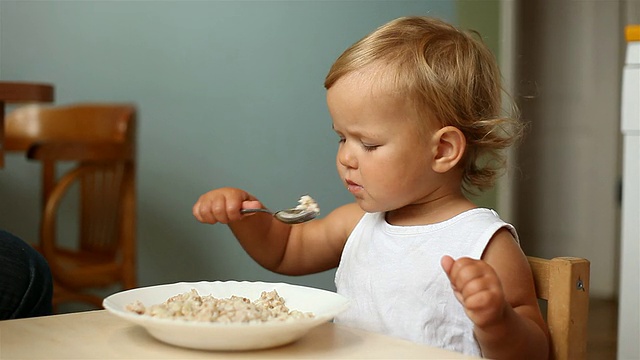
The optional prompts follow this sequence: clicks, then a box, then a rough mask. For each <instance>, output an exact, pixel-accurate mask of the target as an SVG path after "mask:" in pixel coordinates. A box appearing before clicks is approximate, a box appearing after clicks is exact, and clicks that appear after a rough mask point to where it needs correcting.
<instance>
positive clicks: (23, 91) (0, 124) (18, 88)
mask: <svg viewBox="0 0 640 360" xmlns="http://www.w3.org/2000/svg"><path fill="white" fill-rule="evenodd" d="M53 95H54V94H53V85H50V84H37V83H27V82H6V81H0V168H3V167H4V111H5V108H4V107H5V105H6V104H10V103H29V102H52V101H53Z"/></svg>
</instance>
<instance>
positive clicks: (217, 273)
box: [0, 0, 640, 335]
mask: <svg viewBox="0 0 640 360" xmlns="http://www.w3.org/2000/svg"><path fill="white" fill-rule="evenodd" d="M404 15H431V16H436V17H441V18H443V19H445V20H447V21H450V22H452V23H454V24H456V25H458V26H460V27H463V28H470V29H475V30H477V31H479V32H480V33H481V34H482V36H483V38H484V39H485V41H486V42H487V44H488V45H489V46H490V47H491V49H492V50H493V51H494V53H495V54H496V56H497V58H498V59H499V61H500V63H501V67H502V71H503V76H504V78H505V83H506V85H507V89H509V90H510V91H511V93H512V95H513V97H514V98H515V100H516V101H517V102H518V104H519V106H520V108H521V112H522V117H523V119H524V120H525V121H527V122H529V123H530V128H529V134H528V135H527V137H526V139H525V141H524V143H523V144H522V145H521V146H520V147H519V148H518V149H514V150H513V151H512V155H513V164H512V168H510V170H509V172H508V174H507V176H506V177H504V178H503V179H502V180H501V182H500V184H499V186H498V187H497V188H496V189H494V190H493V191H490V192H488V193H486V194H484V195H483V196H481V197H479V198H476V199H474V200H475V201H476V202H477V203H478V204H479V205H482V206H487V207H492V208H496V209H497V210H498V212H500V213H501V214H502V215H503V217H504V218H505V219H506V220H508V221H511V222H513V223H514V224H515V225H516V227H517V228H518V231H519V233H520V237H521V242H522V246H523V249H524V250H525V252H526V253H527V254H528V255H535V256H541V257H547V258H551V257H556V256H579V257H585V258H587V259H589V260H590V261H591V262H592V264H591V294H592V297H593V298H594V299H601V300H603V301H604V302H605V303H607V304H613V310H612V311H615V303H616V299H617V297H618V281H619V275H618V274H619V265H618V264H619V251H620V248H619V247H620V239H619V237H620V236H619V221H620V219H619V218H620V214H619V212H620V211H619V209H620V200H619V198H620V191H619V188H620V177H621V175H620V174H621V165H620V164H621V151H620V147H621V136H620V125H619V123H620V84H621V78H620V77H621V69H622V66H623V62H624V50H625V45H626V43H625V41H624V26H625V25H626V24H632V23H640V5H639V2H638V1H634V0H630V1H568V0H563V1H553V0H546V1H545V0H528V1H498V0H491V1H482V0H477V1H439V0H438V1H428V0H420V1H403V0H397V1H392V0H386V1H10V0H2V1H0V80H3V81H33V82H45V83H51V84H53V85H54V86H55V93H56V97H55V104H69V103H75V102H130V103H133V104H135V105H136V106H137V109H138V121H139V127H138V170H137V171H138V172H137V176H138V178H137V184H138V187H137V191H138V237H137V242H138V254H139V256H138V274H139V283H140V286H147V285H153V284H161V283H169V282H177V281H195V280H230V279H236V280H261V281H286V282H290V283H296V284H303V285H309V286H316V287H321V288H326V289H330V290H333V289H334V284H333V276H334V272H333V271H328V272H325V273H321V274H315V275H309V276H303V277H286V276H281V275H277V274H273V273H271V272H269V271H267V270H264V269H262V268H261V267H259V266H258V265H256V264H255V263H254V262H253V261H252V260H251V259H250V258H249V257H248V256H247V255H246V254H245V253H244V251H243V250H242V248H241V247H240V246H239V245H238V243H237V242H236V241H235V239H234V238H233V236H232V235H231V233H230V231H229V230H228V229H227V227H226V226H222V225H216V226H211V225H202V224H199V223H198V222H197V221H196V220H195V219H194V218H193V216H192V215H191V207H192V205H193V204H194V202H195V201H196V200H197V198H198V197H199V196H200V195H201V194H202V193H204V192H206V191H208V190H210V189H212V188H216V187H221V186H235V187H241V188H244V189H246V190H248V191H249V192H251V193H253V194H254V195H256V196H258V197H259V198H260V199H261V200H263V202H264V203H265V204H267V205H268V206H269V207H270V208H273V209H278V208H285V207H291V206H292V205H295V203H296V201H297V199H298V198H299V197H300V196H301V195H303V194H310V195H311V196H313V197H314V198H315V199H316V200H318V202H319V204H320V208H321V210H322V211H323V212H324V213H325V214H326V213H328V212H329V211H331V209H333V208H335V207H337V206H339V205H342V204H344V203H347V202H350V201H352V198H351V196H350V195H349V193H348V192H347V191H346V190H345V189H343V187H342V185H341V183H340V181H339V178H338V176H337V175H336V171H335V165H334V156H335V151H336V146H337V140H338V139H337V137H336V135H335V134H334V133H333V131H332V130H331V119H330V117H329V114H328V112H327V109H326V103H325V90H324V88H323V85H322V84H323V80H324V77H325V75H326V73H327V71H328V70H329V67H330V66H331V64H332V62H333V61H334V60H335V58H336V57H337V56H339V55H340V54H341V52H342V51H343V50H345V49H346V48H347V47H348V46H349V45H351V44H352V43H354V42H355V41H357V40H358V39H360V38H361V37H363V36H364V35H366V34H367V33H369V32H370V31H372V30H373V29H375V28H376V27H377V26H379V25H382V24H383V23H385V22H387V21H389V20H391V19H394V18H396V17H399V16H404ZM9 110H10V109H9ZM39 171H40V169H39V166H38V164H36V163H30V162H28V161H27V160H26V159H25V158H24V155H23V154H7V155H6V164H5V168H4V169H2V170H0V204H2V206H0V228H3V229H6V230H8V231H10V232H13V233H14V234H16V235H18V236H20V237H22V238H23V239H25V240H27V241H30V242H35V241H36V239H37V235H38V221H39V217H38V216H39V215H38V214H39V209H40V184H39V174H40V172H39ZM636 293H637V289H636ZM612 316H615V314H614V315H612ZM611 328H612V329H614V330H612V331H615V324H612V325H611ZM614 335H615V334H614Z"/></svg>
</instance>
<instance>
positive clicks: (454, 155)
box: [432, 126, 467, 173]
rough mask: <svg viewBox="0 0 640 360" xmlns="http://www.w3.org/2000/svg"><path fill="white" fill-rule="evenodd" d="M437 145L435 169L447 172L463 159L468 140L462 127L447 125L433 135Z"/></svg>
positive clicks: (433, 166)
mask: <svg viewBox="0 0 640 360" xmlns="http://www.w3.org/2000/svg"><path fill="white" fill-rule="evenodd" d="M433 140H434V145H435V146H436V151H435V156H434V158H433V165H432V168H433V171H435V172H438V173H445V172H447V171H449V170H451V169H452V168H454V167H455V166H456V165H457V164H458V163H459V162H460V159H462V156H463V155H464V150H465V148H466V146H467V141H466V139H465V137H464V134H463V133H462V131H460V129H458V128H457V127H455V126H445V127H443V128H442V129H440V130H438V131H436V133H435V134H434V135H433Z"/></svg>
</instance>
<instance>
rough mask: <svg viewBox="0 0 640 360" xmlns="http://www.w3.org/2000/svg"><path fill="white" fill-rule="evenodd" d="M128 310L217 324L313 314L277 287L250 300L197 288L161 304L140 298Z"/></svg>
mask: <svg viewBox="0 0 640 360" xmlns="http://www.w3.org/2000/svg"><path fill="white" fill-rule="evenodd" d="M126 309H127V311H131V312H134V313H137V314H140V315H148V316H152V317H157V318H166V319H181V320H186V321H200V322H215V323H261V322H267V321H289V320H295V319H305V318H313V317H314V315H313V314H312V313H309V312H301V311H297V310H289V308H287V306H285V303H284V299H283V298H282V297H280V295H278V293H277V292H276V290H272V291H263V292H262V294H261V295H260V298H258V299H257V300H255V301H251V300H249V299H247V298H245V297H241V296H231V297H230V298H226V299H218V298H215V297H213V296H211V295H206V296H201V295H200V294H198V291H197V290H195V289H191V291H189V292H186V293H182V294H178V295H176V296H173V297H171V298H169V299H168V300H167V301H165V302H163V303H161V304H156V305H151V306H149V307H145V305H144V304H142V303H141V302H140V301H135V302H133V303H131V304H129V305H127V307H126Z"/></svg>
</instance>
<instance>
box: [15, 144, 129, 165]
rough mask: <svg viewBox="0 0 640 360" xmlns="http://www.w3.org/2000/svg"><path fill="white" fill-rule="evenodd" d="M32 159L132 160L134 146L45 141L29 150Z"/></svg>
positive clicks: (28, 154) (28, 156)
mask: <svg viewBox="0 0 640 360" xmlns="http://www.w3.org/2000/svg"><path fill="white" fill-rule="evenodd" d="M27 158H29V159H32V160H41V161H45V160H56V161H109V160H131V159H132V158H133V148H132V146H130V145H128V144H120V143H106V142H105V143H82V142H43V143H36V144H34V145H32V146H31V147H30V148H29V149H28V150H27Z"/></svg>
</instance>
